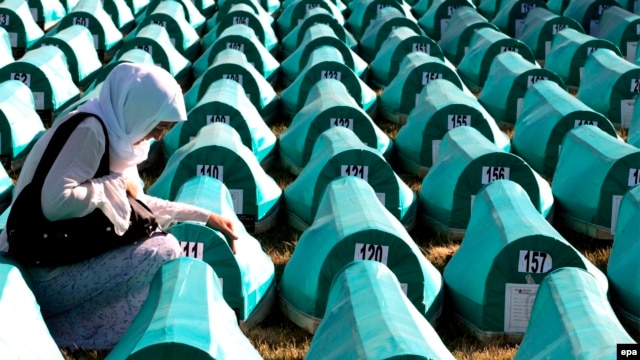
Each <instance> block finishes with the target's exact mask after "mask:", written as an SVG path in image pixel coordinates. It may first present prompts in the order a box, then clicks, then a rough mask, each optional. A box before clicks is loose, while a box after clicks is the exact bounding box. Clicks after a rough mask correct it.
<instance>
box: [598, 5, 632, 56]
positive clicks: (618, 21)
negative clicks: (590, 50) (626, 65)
mask: <svg viewBox="0 0 640 360" xmlns="http://www.w3.org/2000/svg"><path fill="white" fill-rule="evenodd" d="M639 28H640V15H636V14H634V13H632V12H630V11H627V10H625V9H623V8H621V7H618V6H612V7H610V8H608V9H607V10H605V11H604V12H603V13H602V18H601V19H600V26H599V30H598V37H599V38H601V39H604V40H608V41H610V42H612V43H613V44H615V46H616V47H617V48H618V49H620V52H621V53H622V56H624V57H625V58H626V59H627V60H628V61H630V62H634V61H635V60H636V49H637V48H638V40H640V32H639V31H638V29H639Z"/></svg>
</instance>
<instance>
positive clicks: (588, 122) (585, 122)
mask: <svg viewBox="0 0 640 360" xmlns="http://www.w3.org/2000/svg"><path fill="white" fill-rule="evenodd" d="M582 125H593V126H598V122H597V121H593V120H576V121H575V122H574V123H573V127H578V126H582Z"/></svg>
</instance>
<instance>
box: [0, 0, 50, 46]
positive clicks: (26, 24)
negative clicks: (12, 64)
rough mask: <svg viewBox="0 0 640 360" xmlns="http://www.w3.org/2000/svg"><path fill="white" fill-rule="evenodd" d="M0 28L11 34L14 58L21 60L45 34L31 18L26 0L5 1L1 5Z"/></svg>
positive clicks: (10, 39)
mask: <svg viewBox="0 0 640 360" xmlns="http://www.w3.org/2000/svg"><path fill="white" fill-rule="evenodd" d="M0 20H2V21H1V22H0V26H1V27H3V28H4V29H5V30H6V31H7V33H9V42H10V43H11V49H12V51H13V57H14V58H20V57H22V55H23V54H24V52H25V51H26V49H27V48H29V47H31V45H33V44H34V43H35V42H36V41H37V40H38V39H40V38H41V37H43V36H44V32H43V31H42V29H40V27H39V26H38V24H36V22H35V20H33V16H31V11H30V10H29V5H28V4H27V2H26V1H24V0H4V1H3V2H1V3H0Z"/></svg>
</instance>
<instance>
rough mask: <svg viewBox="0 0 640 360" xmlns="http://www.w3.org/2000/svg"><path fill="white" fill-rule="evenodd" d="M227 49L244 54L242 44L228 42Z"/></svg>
mask: <svg viewBox="0 0 640 360" xmlns="http://www.w3.org/2000/svg"><path fill="white" fill-rule="evenodd" d="M227 49H233V50H238V51H240V52H242V53H243V52H244V44H242V43H234V42H228V43H227Z"/></svg>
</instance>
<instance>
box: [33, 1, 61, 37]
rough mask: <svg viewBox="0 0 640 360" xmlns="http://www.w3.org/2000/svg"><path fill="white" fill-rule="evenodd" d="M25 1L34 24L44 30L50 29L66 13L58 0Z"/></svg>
mask: <svg viewBox="0 0 640 360" xmlns="http://www.w3.org/2000/svg"><path fill="white" fill-rule="evenodd" d="M27 3H28V4H29V10H30V11H31V15H32V16H33V18H34V19H35V21H36V24H38V26H39V27H40V29H42V30H44V31H48V30H49V29H51V28H52V27H53V26H55V25H56V24H57V23H58V22H59V21H60V19H62V18H63V17H64V16H65V15H66V14H67V11H66V10H65V8H64V6H63V5H62V3H60V1H58V0H28V1H27Z"/></svg>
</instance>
